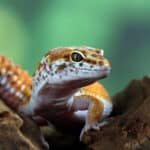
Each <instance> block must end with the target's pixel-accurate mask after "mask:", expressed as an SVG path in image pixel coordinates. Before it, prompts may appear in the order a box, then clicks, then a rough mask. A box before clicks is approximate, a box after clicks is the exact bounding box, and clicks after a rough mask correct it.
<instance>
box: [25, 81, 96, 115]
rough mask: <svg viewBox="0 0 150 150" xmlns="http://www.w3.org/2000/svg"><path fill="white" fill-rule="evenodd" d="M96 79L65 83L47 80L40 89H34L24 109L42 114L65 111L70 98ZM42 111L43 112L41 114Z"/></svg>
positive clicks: (34, 113) (30, 113) (28, 113)
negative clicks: (52, 82)
mask: <svg viewBox="0 0 150 150" xmlns="http://www.w3.org/2000/svg"><path fill="white" fill-rule="evenodd" d="M94 81H95V80H93V79H92V80H89V79H88V80H87V79H84V80H83V79H82V80H78V81H68V82H65V83H63V84H51V83H48V82H46V81H45V83H43V84H42V86H41V88H39V90H38V91H35V90H33V91H32V96H31V99H30V101H29V104H28V105H27V106H26V107H25V108H24V109H23V110H22V111H23V112H24V113H26V114H27V115H31V116H36V115H39V116H42V115H43V114H44V115H45V114H48V113H47V112H49V114H51V115H53V112H50V110H52V111H53V110H55V112H57V109H58V112H60V108H62V109H61V110H62V111H65V110H66V109H67V108H68V100H69V99H70V98H71V97H72V96H73V95H74V94H75V93H76V92H77V91H78V90H79V89H80V88H82V87H84V86H86V85H88V84H91V83H93V82H94ZM41 113H42V114H41Z"/></svg>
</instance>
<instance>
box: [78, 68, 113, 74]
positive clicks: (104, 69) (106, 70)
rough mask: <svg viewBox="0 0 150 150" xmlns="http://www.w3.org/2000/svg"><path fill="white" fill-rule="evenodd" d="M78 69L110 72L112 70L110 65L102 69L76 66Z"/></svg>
mask: <svg viewBox="0 0 150 150" xmlns="http://www.w3.org/2000/svg"><path fill="white" fill-rule="evenodd" d="M76 69H79V70H82V71H88V72H92V71H94V72H100V71H102V72H108V73H109V72H110V71H111V68H110V67H105V68H101V69H87V68H76Z"/></svg>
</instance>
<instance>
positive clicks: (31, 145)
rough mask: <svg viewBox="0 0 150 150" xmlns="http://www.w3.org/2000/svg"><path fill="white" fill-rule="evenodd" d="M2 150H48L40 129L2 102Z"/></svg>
mask: <svg viewBox="0 0 150 150" xmlns="http://www.w3.org/2000/svg"><path fill="white" fill-rule="evenodd" d="M0 150H46V147H45V146H44V145H43V144H42V141H41V133H40V130H39V128H38V127H37V126H36V125H35V124H34V123H33V122H32V121H31V120H30V119H28V118H27V117H24V116H22V117H19V115H17V114H16V113H15V112H13V111H12V110H10V109H9V108H8V107H7V106H6V105H5V104H4V103H3V102H2V101H0Z"/></svg>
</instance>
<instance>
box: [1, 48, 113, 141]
mask: <svg viewBox="0 0 150 150" xmlns="http://www.w3.org/2000/svg"><path fill="white" fill-rule="evenodd" d="M103 55H104V54H103V50H99V49H96V48H91V47H64V48H55V49H53V50H51V51H49V52H48V53H47V54H46V55H45V56H44V57H43V58H42V60H41V61H40V63H39V64H38V67H37V69H36V71H35V74H34V76H33V78H32V79H31V77H30V76H29V75H28V74H27V73H26V72H24V71H22V70H21V69H20V67H18V66H16V65H12V64H11V62H10V61H8V60H7V59H5V58H4V57H0V58H1V59H0V60H1V61H0V62H1V67H0V73H1V74H0V96H1V97H2V98H3V99H4V100H5V101H6V103H7V104H8V105H10V106H11V107H12V108H15V109H16V110H18V111H20V112H22V113H24V114H26V115H28V116H31V117H32V118H33V119H34V120H35V121H37V123H38V121H39V120H40V121H41V120H43V121H44V120H46V121H47V120H48V121H49V122H51V123H52V124H53V125H54V126H56V127H57V128H59V129H63V130H65V131H67V130H68V131H69V132H70V131H76V130H79V131H81V128H83V129H82V131H81V134H80V139H82V136H83V133H84V132H85V131H87V130H89V129H91V128H94V129H99V127H100V126H99V123H100V121H102V120H103V119H105V118H106V117H107V116H108V115H109V114H110V112H111V110H112V102H111V99H110V97H109V95H108V93H107V91H106V90H105V89H104V87H103V86H102V85H101V84H99V83H98V82H96V81H97V80H99V79H102V78H105V77H106V76H107V75H108V74H109V72H110V69H111V67H110V64H109V62H108V60H107V59H105V58H104V56H103ZM6 64H7V65H6ZM6 66H7V69H5V68H6ZM10 66H11V67H10ZM10 72H11V73H10ZM9 74H11V76H10V77H7V76H9ZM14 76H15V77H14ZM14 78H15V79H14ZM2 83H5V84H2ZM1 91H3V92H1ZM11 94H12V96H10V95H11ZM3 95H5V96H3ZM8 95H9V96H8ZM10 97H11V98H10ZM16 99H17V100H16ZM83 126H84V127H83ZM69 129H70V130H69Z"/></svg>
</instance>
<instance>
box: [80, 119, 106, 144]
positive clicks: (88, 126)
mask: <svg viewBox="0 0 150 150" xmlns="http://www.w3.org/2000/svg"><path fill="white" fill-rule="evenodd" d="M106 124H107V121H103V122H100V123H99V122H96V123H93V124H85V126H84V127H83V129H82V131H81V133H80V141H82V139H83V135H84V133H85V132H87V131H89V130H90V129H94V130H100V128H101V127H102V126H104V125H106Z"/></svg>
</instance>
